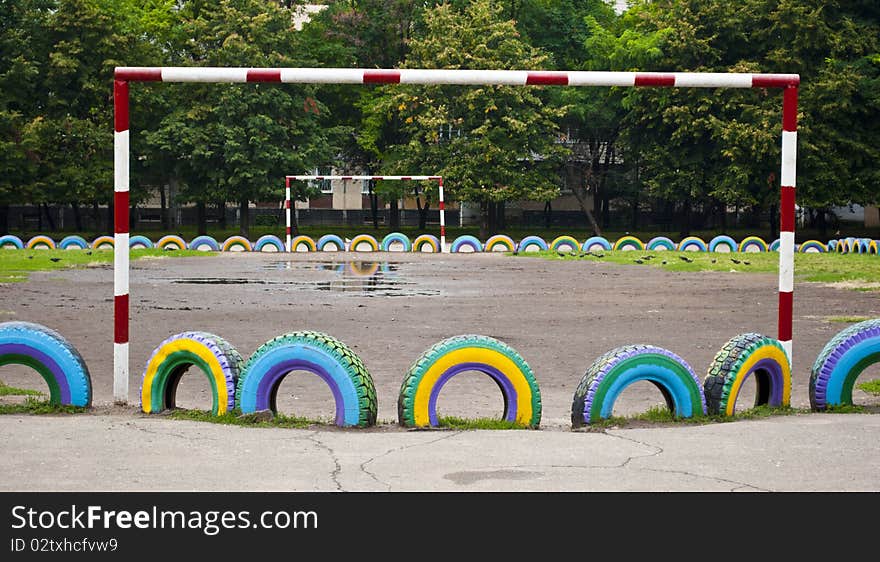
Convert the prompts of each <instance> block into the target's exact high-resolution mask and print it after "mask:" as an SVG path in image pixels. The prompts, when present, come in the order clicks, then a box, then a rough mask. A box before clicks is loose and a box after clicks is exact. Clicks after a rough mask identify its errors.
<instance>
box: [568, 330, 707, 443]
mask: <svg viewBox="0 0 880 562" xmlns="http://www.w3.org/2000/svg"><path fill="white" fill-rule="evenodd" d="M640 380H646V381H649V382H651V383H653V384H654V385H655V386H656V387H657V388H658V389H660V392H661V393H662V394H663V398H664V399H665V400H666V405H667V406H668V407H669V410H670V411H671V412H672V413H673V415H674V416H675V417H678V418H690V417H693V416H695V415H701V414H705V413H706V400H705V397H704V396H703V387H702V386H701V385H700V381H699V380H697V376H696V375H695V374H694V371H693V369H691V367H690V365H688V364H687V362H686V361H685V360H684V359H682V358H681V357H679V356H678V355H676V354H674V353H672V352H671V351H668V350H666V349H663V348H660V347H655V346H653V345H625V346H621V347H618V348H615V349H612V350H611V351H609V352H607V353H605V354H604V355H601V356H599V358H597V359H596V360H595V361H594V362H593V364H592V365H590V367H589V368H588V369H587V372H586V373H584V376H583V378H582V379H581V382H580V384H578V387H577V389H576V390H575V393H574V399H573V400H572V404H571V425H572V427H575V428H577V427H581V426H583V425H589V424H592V423H596V422H598V421H600V420H602V419H605V418H609V417H611V414H612V412H613V410H614V402H615V401H616V400H617V397H618V396H619V395H620V393H621V392H622V391H623V389H625V388H626V387H627V386H629V385H631V384H632V383H634V382H636V381H640Z"/></svg>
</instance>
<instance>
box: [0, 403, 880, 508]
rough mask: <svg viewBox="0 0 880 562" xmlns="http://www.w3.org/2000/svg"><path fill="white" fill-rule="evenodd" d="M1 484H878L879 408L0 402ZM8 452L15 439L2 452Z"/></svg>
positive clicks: (353, 487) (283, 487) (74, 487)
mask: <svg viewBox="0 0 880 562" xmlns="http://www.w3.org/2000/svg"><path fill="white" fill-rule="evenodd" d="M0 433H2V434H3V436H4V443H3V447H2V448H3V452H4V454H2V455H0V474H3V475H4V477H3V479H2V483H0V489H2V490H5V491H14V490H20V491H124V490H131V491H142V490H143V491H151V490H174V491H189V490H194V491H329V492H332V491H360V492H371V491H382V492H384V491H392V492H398V491H876V490H878V489H880V476H878V475H880V448H878V447H877V446H876V444H877V438H878V436H880V415H872V414H848V415H842V414H837V415H833V414H811V415H793V416H779V417H774V418H767V419H762V420H743V421H738V422H734V423H722V424H707V425H686V426H685V425H681V426H670V427H653V428H647V429H616V430H609V431H607V432H604V433H600V432H582V431H569V430H563V429H559V428H557V429H543V430H538V431H527V430H522V431H484V430H476V431H444V430H437V431H407V430H403V429H401V428H396V427H394V428H388V427H383V428H375V429H371V430H357V429H345V430H342V429H337V428H326V429H325V428H320V429H317V430H315V429H308V430H299V429H279V428H271V429H264V428H242V427H235V426H226V425H214V424H210V423H200V422H189V421H179V420H171V419H167V418H162V417H147V416H135V417H132V416H131V415H123V414H81V415H74V416H12V415H9V416H0ZM11 452H14V453H11Z"/></svg>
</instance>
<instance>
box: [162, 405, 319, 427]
mask: <svg viewBox="0 0 880 562" xmlns="http://www.w3.org/2000/svg"><path fill="white" fill-rule="evenodd" d="M168 417H170V418H171V419H173V420H187V421H198V422H209V423H217V424H221V425H237V426H241V427H283V428H292V429H306V428H309V427H312V426H315V425H330V422H327V421H321V420H311V419H308V418H302V417H297V416H285V415H283V414H275V416H274V417H273V418H272V420H270V421H266V420H261V419H259V418H258V417H257V416H255V415H252V414H249V415H242V413H241V410H238V409H235V410H232V411H231V412H227V413H225V414H223V415H220V416H215V415H212V414H211V412H209V411H205V410H184V409H179V410H173V411H172V412H171V413H170V414H169V416H168Z"/></svg>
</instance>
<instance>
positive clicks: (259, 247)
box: [254, 234, 294, 252]
mask: <svg viewBox="0 0 880 562" xmlns="http://www.w3.org/2000/svg"><path fill="white" fill-rule="evenodd" d="M291 245H293V242H291ZM270 246H272V247H274V248H275V251H276V252H284V251H285V248H284V242H282V241H281V238H278V237H277V236H275V235H274V234H266V235H264V236H260V237H259V238H257V241H256V242H254V251H255V252H264V251H267V250H264V249H263V248H267V247H270ZM291 251H294V248H291Z"/></svg>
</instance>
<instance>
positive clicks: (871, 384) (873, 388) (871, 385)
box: [856, 379, 880, 396]
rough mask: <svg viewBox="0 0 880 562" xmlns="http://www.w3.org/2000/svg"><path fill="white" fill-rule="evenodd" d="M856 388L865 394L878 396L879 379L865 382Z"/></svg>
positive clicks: (879, 390)
mask: <svg viewBox="0 0 880 562" xmlns="http://www.w3.org/2000/svg"><path fill="white" fill-rule="evenodd" d="M856 388H858V389H859V390H862V391H864V392H867V393H868V394H873V395H875V396H880V379H874V380H870V381H865V382H862V383H859V384H857V385H856Z"/></svg>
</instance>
